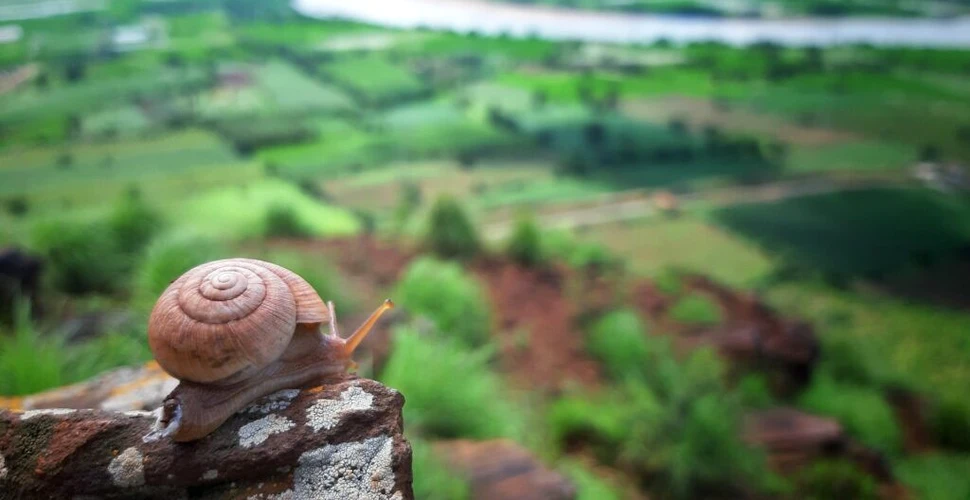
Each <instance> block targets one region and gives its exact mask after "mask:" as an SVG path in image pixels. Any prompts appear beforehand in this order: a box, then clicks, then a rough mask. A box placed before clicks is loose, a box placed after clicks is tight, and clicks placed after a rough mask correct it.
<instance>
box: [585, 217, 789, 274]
mask: <svg viewBox="0 0 970 500" xmlns="http://www.w3.org/2000/svg"><path fill="white" fill-rule="evenodd" d="M580 238H581V239H583V240H584V241H590V242H601V243H602V244H604V245H606V246H607V247H608V248H610V249H611V250H612V251H614V252H615V253H616V254H617V255H619V256H621V257H623V258H625V259H628V261H629V262H630V268H631V269H632V270H633V271H634V272H637V273H641V274H643V275H646V276H660V275H661V274H662V273H664V272H665V271H667V270H668V269H670V268H679V269H685V270H689V271H692V272H697V273H701V274H705V275H708V276H711V277H712V278H714V279H716V280H718V281H720V282H723V283H725V284H728V285H731V286H737V287H744V288H747V287H751V286H753V285H755V284H757V283H759V282H760V281H761V280H763V279H764V278H766V277H767V276H769V275H770V274H771V272H772V271H773V269H774V261H773V260H774V259H773V258H772V257H771V256H770V255H768V254H766V253H765V252H764V251H762V250H760V249H759V248H757V247H756V246H754V245H751V244H750V243H747V242H745V241H743V240H741V239H739V238H737V237H736V236H734V235H732V234H730V233H727V232H725V231H724V230H722V229H720V228H718V227H716V226H713V225H710V224H706V223H704V222H702V221H700V220H697V219H696V218H693V217H690V216H683V217H680V218H677V219H666V218H663V217H651V218H648V219H642V220H635V221H630V222H625V223H613V224H605V225H601V226H595V227H591V228H589V229H586V230H583V231H582V233H581V235H580Z"/></svg>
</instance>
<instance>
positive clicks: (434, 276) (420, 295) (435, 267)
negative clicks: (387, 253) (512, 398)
mask: <svg viewBox="0 0 970 500" xmlns="http://www.w3.org/2000/svg"><path fill="white" fill-rule="evenodd" d="M394 296H395V297H396V298H397V301H398V302H399V303H400V304H401V306H402V307H405V308H407V309H408V310H409V311H411V312H412V313H413V314H417V315H422V316H426V317H428V318H430V319H431V320H432V321H433V322H434V324H435V326H436V329H437V332H438V333H437V335H440V336H442V337H444V338H450V339H454V340H455V341H456V342H459V343H461V344H464V345H466V346H468V347H480V346H483V345H485V344H486V343H487V341H488V333H489V331H490V329H491V328H490V327H491V325H490V322H491V314H490V312H489V304H488V302H487V298H486V296H485V294H484V292H483V291H482V289H481V287H480V286H479V284H478V283H477V282H476V281H475V278H473V277H472V276H469V275H467V274H466V273H465V272H464V271H463V270H462V268H461V266H459V265H458V264H456V263H454V262H445V261H440V260H436V259H433V258H428V257H425V258H421V259H418V260H416V261H414V262H413V263H411V265H410V266H409V267H408V269H407V271H405V273H404V277H403V278H401V282H400V283H398V285H397V288H396V290H395V294H394Z"/></svg>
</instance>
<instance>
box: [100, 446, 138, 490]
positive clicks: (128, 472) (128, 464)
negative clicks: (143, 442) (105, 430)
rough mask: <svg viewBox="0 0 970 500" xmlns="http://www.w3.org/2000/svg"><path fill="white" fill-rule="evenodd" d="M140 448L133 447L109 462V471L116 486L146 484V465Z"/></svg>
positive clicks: (129, 486)
mask: <svg viewBox="0 0 970 500" xmlns="http://www.w3.org/2000/svg"><path fill="white" fill-rule="evenodd" d="M142 460H143V457H142V454H141V452H140V451H138V448H135V447H131V448H127V449H126V450H125V451H123V452H121V453H120V454H119V455H118V456H117V457H115V458H114V460H112V461H111V463H110V464H108V473H109V474H111V481H112V482H113V483H114V484H115V486H120V487H122V488H131V487H136V486H142V485H144V484H145V466H144V464H143V463H142Z"/></svg>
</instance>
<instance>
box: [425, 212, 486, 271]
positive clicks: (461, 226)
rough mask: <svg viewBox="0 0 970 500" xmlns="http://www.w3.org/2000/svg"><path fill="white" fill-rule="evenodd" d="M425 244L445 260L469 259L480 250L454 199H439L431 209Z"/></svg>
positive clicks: (465, 217) (469, 225)
mask: <svg viewBox="0 0 970 500" xmlns="http://www.w3.org/2000/svg"><path fill="white" fill-rule="evenodd" d="M425 243H426V244H427V245H428V247H429V248H431V249H432V250H433V251H434V252H435V253H436V254H438V255H439V256H441V257H445V258H461V259H464V258H470V257H474V256H475V255H476V254H477V253H478V251H479V250H480V243H479V241H478V235H477V234H476V233H475V228H474V226H473V225H472V223H471V221H470V220H469V219H468V216H467V215H466V214H465V211H464V209H463V208H462V207H461V205H460V204H459V203H458V201H456V200H455V199H454V198H451V197H441V198H439V199H438V200H437V201H436V202H435V204H434V206H433V207H432V208H431V217H430V220H429V227H428V231H427V235H426V239H425Z"/></svg>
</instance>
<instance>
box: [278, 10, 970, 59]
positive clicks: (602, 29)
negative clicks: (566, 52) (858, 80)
mask: <svg viewBox="0 0 970 500" xmlns="http://www.w3.org/2000/svg"><path fill="white" fill-rule="evenodd" d="M293 7H294V8H295V9H296V10H297V11H298V12H300V13H302V14H303V15H306V16H309V17H317V18H331V17H333V18H342V19H352V20H356V21H360V22H365V23H371V24H376V25H381V26H387V27H392V28H420V27H425V28H430V29H435V30H442V31H455V32H459V33H468V32H477V33H480V34H483V35H501V34H507V35H509V36H514V37H526V36H538V37H541V38H545V39H549V40H582V41H587V42H605V43H650V42H654V41H657V40H661V39H666V40H670V41H672V42H677V43H684V42H698V41H720V42H723V43H727V44H730V45H748V44H752V43H755V42H759V41H770V42H774V43H777V44H780V45H786V46H809V45H815V46H831V45H839V44H854V43H868V44H872V45H878V46H905V47H951V48H970V18H968V17H960V18H954V19H897V18H859V17H849V18H839V19H818V18H796V19H730V18H696V17H674V16H660V15H649V14H627V13H614V12H592V11H579V10H574V9H565V8H552V7H545V6H534V5H518V4H497V3H491V2H486V1H483V0H293Z"/></svg>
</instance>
